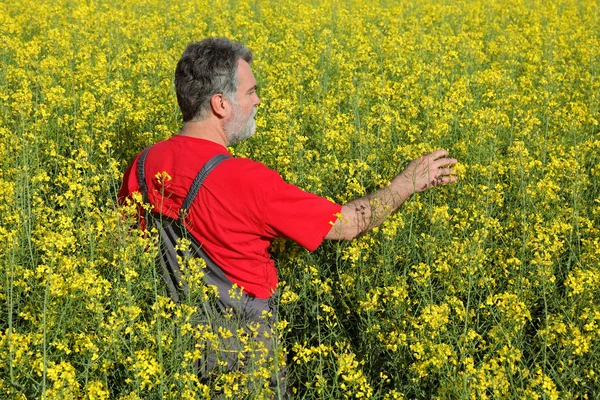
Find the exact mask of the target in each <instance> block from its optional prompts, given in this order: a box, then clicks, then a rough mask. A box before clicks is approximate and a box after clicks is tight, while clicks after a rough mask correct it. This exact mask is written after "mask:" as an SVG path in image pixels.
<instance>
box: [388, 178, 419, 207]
mask: <svg viewBox="0 0 600 400" xmlns="http://www.w3.org/2000/svg"><path fill="white" fill-rule="evenodd" d="M390 189H391V190H392V193H394V195H395V196H398V197H400V199H401V201H402V202H403V201H405V200H406V199H408V198H409V197H410V196H412V195H413V194H414V193H415V192H416V190H415V184H414V182H413V181H412V180H411V179H408V178H407V177H406V176H405V175H398V176H397V177H396V178H394V179H393V180H392V182H391V184H390Z"/></svg>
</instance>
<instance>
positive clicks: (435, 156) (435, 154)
mask: <svg viewBox="0 0 600 400" xmlns="http://www.w3.org/2000/svg"><path fill="white" fill-rule="evenodd" d="M447 155H448V150H436V151H434V152H432V153H429V154H427V155H426V156H425V157H427V158H429V159H430V160H437V159H438V158H440V157H446V156H447Z"/></svg>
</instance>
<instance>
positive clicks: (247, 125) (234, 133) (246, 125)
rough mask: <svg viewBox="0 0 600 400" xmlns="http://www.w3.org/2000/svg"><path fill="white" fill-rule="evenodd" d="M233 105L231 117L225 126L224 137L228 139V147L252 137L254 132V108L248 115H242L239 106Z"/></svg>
mask: <svg viewBox="0 0 600 400" xmlns="http://www.w3.org/2000/svg"><path fill="white" fill-rule="evenodd" d="M232 104H233V115H232V116H231V118H230V119H229V121H227V123H226V124H225V127H224V128H225V135H226V136H227V139H228V142H229V143H228V145H232V144H235V143H237V142H239V141H242V140H244V139H248V138H249V137H250V136H252V135H254V132H255V131H256V120H255V119H254V116H255V115H256V107H255V108H253V110H252V113H251V114H250V115H244V112H243V111H242V109H241V108H240V106H239V104H237V103H232Z"/></svg>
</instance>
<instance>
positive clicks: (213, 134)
mask: <svg viewBox="0 0 600 400" xmlns="http://www.w3.org/2000/svg"><path fill="white" fill-rule="evenodd" d="M179 135H182V136H190V137H195V138H198V139H205V140H210V141H211V142H215V143H217V144H220V145H221V146H223V147H227V142H228V141H227V136H226V135H225V131H224V130H223V127H222V126H221V124H220V123H219V121H218V120H214V119H212V118H209V119H205V120H202V121H188V122H185V123H184V124H183V127H182V128H181V131H180V132H179Z"/></svg>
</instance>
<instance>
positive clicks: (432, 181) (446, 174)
mask: <svg viewBox="0 0 600 400" xmlns="http://www.w3.org/2000/svg"><path fill="white" fill-rule="evenodd" d="M447 155H448V152H447V151H446V150H436V151H434V152H433V153H429V154H426V155H424V156H423V157H421V158H418V159H416V160H413V161H411V162H410V164H408V166H407V167H406V169H405V170H404V171H402V172H401V173H400V174H399V175H398V176H397V177H396V178H394V181H396V180H398V181H399V182H398V184H400V185H402V186H405V185H411V186H412V192H413V193H416V192H423V191H425V190H427V189H429V188H432V187H435V186H439V185H446V184H448V183H452V182H455V181H456V180H457V179H458V178H457V177H456V176H450V175H451V174H452V173H453V172H454V170H453V169H452V168H449V167H450V166H451V165H454V164H456V163H457V160H456V159H454V158H447V157H446V156H447ZM394 181H392V184H393V183H395V182H394ZM400 182H402V183H400ZM405 187H406V186H405Z"/></svg>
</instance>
